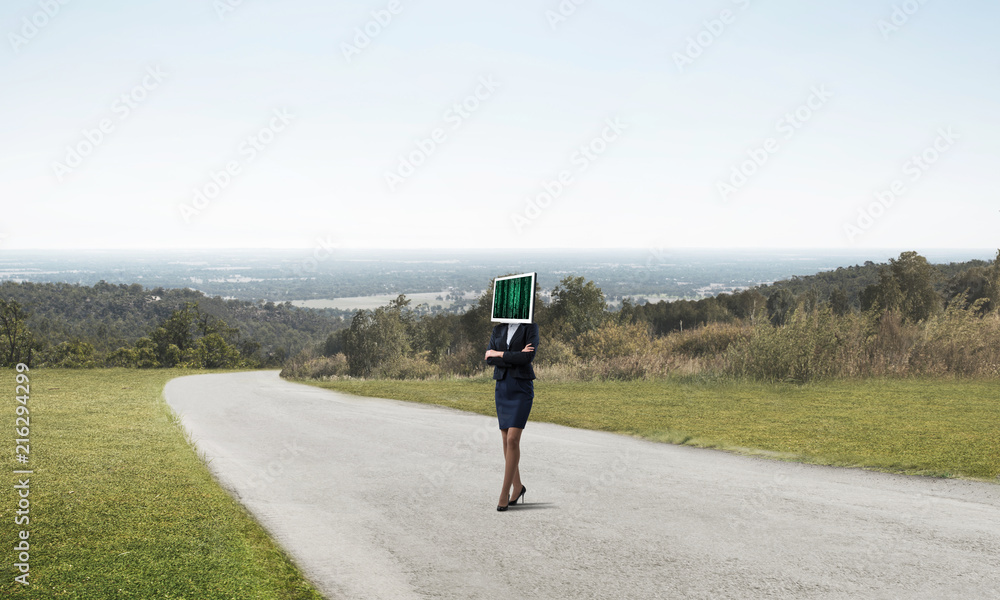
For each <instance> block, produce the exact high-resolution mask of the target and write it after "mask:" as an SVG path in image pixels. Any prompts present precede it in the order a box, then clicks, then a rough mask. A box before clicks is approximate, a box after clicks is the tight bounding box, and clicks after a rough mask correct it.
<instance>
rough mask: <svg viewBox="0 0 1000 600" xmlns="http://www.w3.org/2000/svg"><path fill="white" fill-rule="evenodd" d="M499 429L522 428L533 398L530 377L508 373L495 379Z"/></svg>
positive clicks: (533, 389) (533, 390) (526, 419)
mask: <svg viewBox="0 0 1000 600" xmlns="http://www.w3.org/2000/svg"><path fill="white" fill-rule="evenodd" d="M494 398H495V400H496V405H497V420H498V421H499V422H500V429H507V428H510V427H517V428H518V429H524V425H525V424H526V423H527V422H528V415H529V414H530V413H531V403H532V401H533V400H534V398H535V386H534V384H533V383H532V381H531V380H530V379H517V378H515V377H511V376H510V375H509V374H508V375H507V376H506V377H504V378H503V379H498V380H497V389H496V392H495V394H494Z"/></svg>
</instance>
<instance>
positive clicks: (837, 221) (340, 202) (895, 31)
mask: <svg viewBox="0 0 1000 600" xmlns="http://www.w3.org/2000/svg"><path fill="white" fill-rule="evenodd" d="M998 19H1000V4H998V3H996V2H991V1H986V0H953V1H950V2H944V1H943V0H923V1H921V0H906V1H905V2H904V1H901V0H839V1H838V2H802V1H801V0H795V1H793V0H713V1H707V2H701V1H698V2H692V1H690V0H686V1H683V2H682V1H680V0H673V1H666V2H664V1H657V2H653V1H640V0H615V1H614V2H612V1H610V0H541V1H530V2H529V1H526V0H508V1H505V2H503V3H499V2H489V3H480V2H459V1H451V0H441V1H437V2H430V1H427V0H424V1H422V2H416V1H412V0H378V1H374V2H329V1H325V2H320V1H318V0H282V1H281V2H277V1H269V0H171V1H170V2H166V1H162V2H126V1H124V0H120V1H112V0H90V1H88V2H82V1H73V0H7V1H6V2H4V3H3V6H2V8H0V34H3V39H0V45H2V47H0V251H2V250H3V249H4V248H7V249H34V248H57V249H68V250H72V249H90V248H151V249H154V248H238V247H239V248H309V247H314V246H330V245H333V246H337V247H343V248H484V249H485V248H491V247H492V248H497V249H500V248H503V247H518V248H573V247H580V248H602V247H615V248H622V247H635V248H652V247H655V248H843V249H865V248H890V247H891V248H997V247H998V246H1000V242H998V241H997V237H998V236H997V234H996V232H997V231H998V230H1000V198H998V195H997V193H996V181H997V178H996V173H997V172H998V169H997V164H998V159H1000V113H998V111H997V107H998V106H1000V102H998V101H1000V52H998V50H1000V36H997V35H996V30H997V23H998Z"/></svg>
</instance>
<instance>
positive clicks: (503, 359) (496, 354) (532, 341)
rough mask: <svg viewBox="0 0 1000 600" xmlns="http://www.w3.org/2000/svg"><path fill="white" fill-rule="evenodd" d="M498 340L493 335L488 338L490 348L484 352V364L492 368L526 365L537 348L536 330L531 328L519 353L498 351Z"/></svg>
mask: <svg viewBox="0 0 1000 600" xmlns="http://www.w3.org/2000/svg"><path fill="white" fill-rule="evenodd" d="M497 346H498V340H497V337H496V336H495V335H491V336H490V348H489V350H487V351H486V364H488V365H493V366H494V367H512V366H516V365H526V364H528V363H530V362H531V361H532V359H533V358H534V357H535V348H536V347H537V346H538V328H537V327H532V328H531V332H530V333H529V334H528V343H527V345H525V347H524V348H523V349H522V350H521V351H520V352H513V351H510V350H507V351H506V352H504V351H501V350H498V349H497Z"/></svg>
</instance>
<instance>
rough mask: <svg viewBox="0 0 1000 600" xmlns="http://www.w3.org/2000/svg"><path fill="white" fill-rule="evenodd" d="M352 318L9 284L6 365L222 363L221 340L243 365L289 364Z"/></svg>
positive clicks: (1, 291) (169, 296)
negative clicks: (220, 360) (302, 351)
mask: <svg viewBox="0 0 1000 600" xmlns="http://www.w3.org/2000/svg"><path fill="white" fill-rule="evenodd" d="M345 325H346V321H345V320H344V319H343V318H341V317H338V316H336V315H335V314H334V313H332V312H329V311H319V310H308V309H300V308H296V307H294V306H292V305H291V304H290V303H274V302H249V301H241V300H226V299H223V298H220V297H218V296H216V297H208V296H205V295H204V294H203V293H201V292H198V291H195V290H191V289H166V288H162V287H156V288H152V289H148V288H144V287H143V286H141V285H139V284H132V285H125V284H117V285H115V284H109V283H106V282H99V283H97V284H95V285H93V286H84V285H78V284H66V283H30V282H25V283H16V282H11V281H6V282H3V283H0V328H2V329H3V331H2V332H0V338H2V339H0V366H5V365H9V364H11V362H12V361H15V359H16V361H15V364H16V362H27V361H30V362H31V363H32V364H34V365H40V366H46V365H47V366H62V367H90V366H116V365H117V366H143V367H148V366H176V365H184V364H189V365H195V364H213V365H214V364H217V363H218V362H219V360H218V358H212V357H217V356H219V355H227V353H228V350H226V349H225V348H224V347H223V346H222V345H221V344H220V341H225V342H226V345H227V346H229V347H231V349H235V350H236V351H237V352H238V353H239V354H240V357H241V358H240V359H239V361H236V362H238V363H239V364H241V365H246V366H281V365H282V364H283V363H284V362H285V360H286V359H287V358H288V357H290V356H294V355H295V354H297V353H298V352H299V351H300V350H302V349H303V348H307V347H313V346H315V345H317V344H319V343H321V342H322V341H323V340H324V339H325V337H326V336H327V335H328V334H329V333H330V331H332V330H334V329H336V328H338V327H344V326H345ZM185 327H186V330H188V331H189V333H188V334H184V333H182V332H181V330H182V329H185ZM161 329H163V330H165V331H166V332H167V334H164V333H162V332H161V331H160V330H161ZM199 343H200V344H201V346H200V347H199V345H198V344H199ZM171 345H173V346H176V347H177V349H178V350H179V351H180V354H177V352H175V351H174V350H169V347H170V346H171ZM185 352H187V354H186V355H185ZM202 352H204V353H206V355H205V356H206V358H204V359H202V358H201V353H202ZM220 353H221V354H220ZM228 355H230V356H231V353H228ZM228 364H233V361H232V360H230V361H228Z"/></svg>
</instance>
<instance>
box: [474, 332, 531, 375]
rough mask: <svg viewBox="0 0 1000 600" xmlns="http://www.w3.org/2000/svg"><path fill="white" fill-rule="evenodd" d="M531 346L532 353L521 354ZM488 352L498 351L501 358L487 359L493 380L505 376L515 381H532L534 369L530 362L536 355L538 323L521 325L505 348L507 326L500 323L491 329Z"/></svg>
mask: <svg viewBox="0 0 1000 600" xmlns="http://www.w3.org/2000/svg"><path fill="white" fill-rule="evenodd" d="M528 344H531V345H533V346H534V347H535V351H534V352H521V350H523V349H524V347H525V346H527V345H528ZM489 349H490V350H500V351H502V352H503V358H496V357H494V358H487V359H486V364H489V365H493V379H503V378H504V377H506V376H507V375H510V376H511V377H514V378H515V379H534V378H535V369H534V368H532V366H531V361H532V360H533V359H534V358H535V355H536V354H538V323H521V326H520V327H518V328H517V333H515V334H514V339H512V340H511V341H510V346H509V347H508V346H507V324H506V323H500V324H498V325H495V326H494V327H493V334H492V335H490V348H489Z"/></svg>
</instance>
